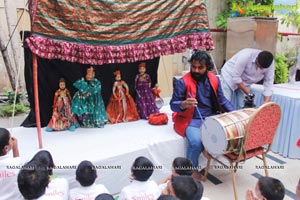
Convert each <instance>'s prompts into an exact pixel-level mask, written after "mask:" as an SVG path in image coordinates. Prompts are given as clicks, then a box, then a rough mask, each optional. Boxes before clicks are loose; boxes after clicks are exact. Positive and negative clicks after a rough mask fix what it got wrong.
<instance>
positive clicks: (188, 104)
mask: <svg viewBox="0 0 300 200" xmlns="http://www.w3.org/2000/svg"><path fill="white" fill-rule="evenodd" d="M197 105H198V101H197V99H195V98H187V99H186V100H184V101H182V102H181V105H180V108H181V109H187V108H192V107H196V106H197Z"/></svg>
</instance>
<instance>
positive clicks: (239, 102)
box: [220, 76, 245, 110]
mask: <svg viewBox="0 0 300 200" xmlns="http://www.w3.org/2000/svg"><path fill="white" fill-rule="evenodd" d="M220 79H221V87H222V90H223V94H224V96H225V97H226V99H228V100H229V101H230V102H231V103H232V105H233V107H234V108H235V109H236V110H239V109H242V108H243V107H244V99H245V94H244V92H243V91H242V90H241V89H239V88H237V89H236V90H234V91H233V90H232V89H231V88H230V87H229V85H228V84H227V83H226V81H225V80H224V79H223V78H222V76H221V77H220Z"/></svg>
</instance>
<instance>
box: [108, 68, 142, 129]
mask: <svg viewBox="0 0 300 200" xmlns="http://www.w3.org/2000/svg"><path fill="white" fill-rule="evenodd" d="M114 75H115V80H116V81H115V82H114V85H113V88H112V95H111V97H110V99H109V103H108V106H107V109H106V112H107V116H108V120H109V122H110V123H112V124H115V123H120V122H129V121H136V120H138V119H139V118H140V117H139V114H138V112H137V110H136V106H135V102H134V100H133V98H132V97H131V96H130V94H129V88H128V85H127V83H126V82H125V81H122V80H121V73H120V71H115V72H114Z"/></svg>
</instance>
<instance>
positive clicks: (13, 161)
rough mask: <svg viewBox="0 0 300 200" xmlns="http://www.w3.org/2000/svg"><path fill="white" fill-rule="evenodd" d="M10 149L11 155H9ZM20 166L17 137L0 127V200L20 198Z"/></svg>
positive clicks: (16, 199)
mask: <svg viewBox="0 0 300 200" xmlns="http://www.w3.org/2000/svg"><path fill="white" fill-rule="evenodd" d="M11 150H12V153H13V156H12V155H10V152H11ZM21 167H22V160H21V158H20V156H19V148H18V142H17V139H16V138H14V137H11V135H10V133H9V131H8V130H7V129H5V128H0V197H1V200H11V199H14V200H18V199H22V195H21V193H20V192H19V189H18V184H17V176H18V173H19V170H20V168H21Z"/></svg>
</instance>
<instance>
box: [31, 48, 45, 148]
mask: <svg viewBox="0 0 300 200" xmlns="http://www.w3.org/2000/svg"><path fill="white" fill-rule="evenodd" d="M32 61H33V65H32V68H33V70H32V71H33V91H34V109H35V121H36V128H37V132H38V140H39V148H40V149H41V148H43V139H42V129H41V118H40V104H39V87H38V70H37V68H38V66H37V58H36V55H35V54H34V53H33V54H32Z"/></svg>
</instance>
